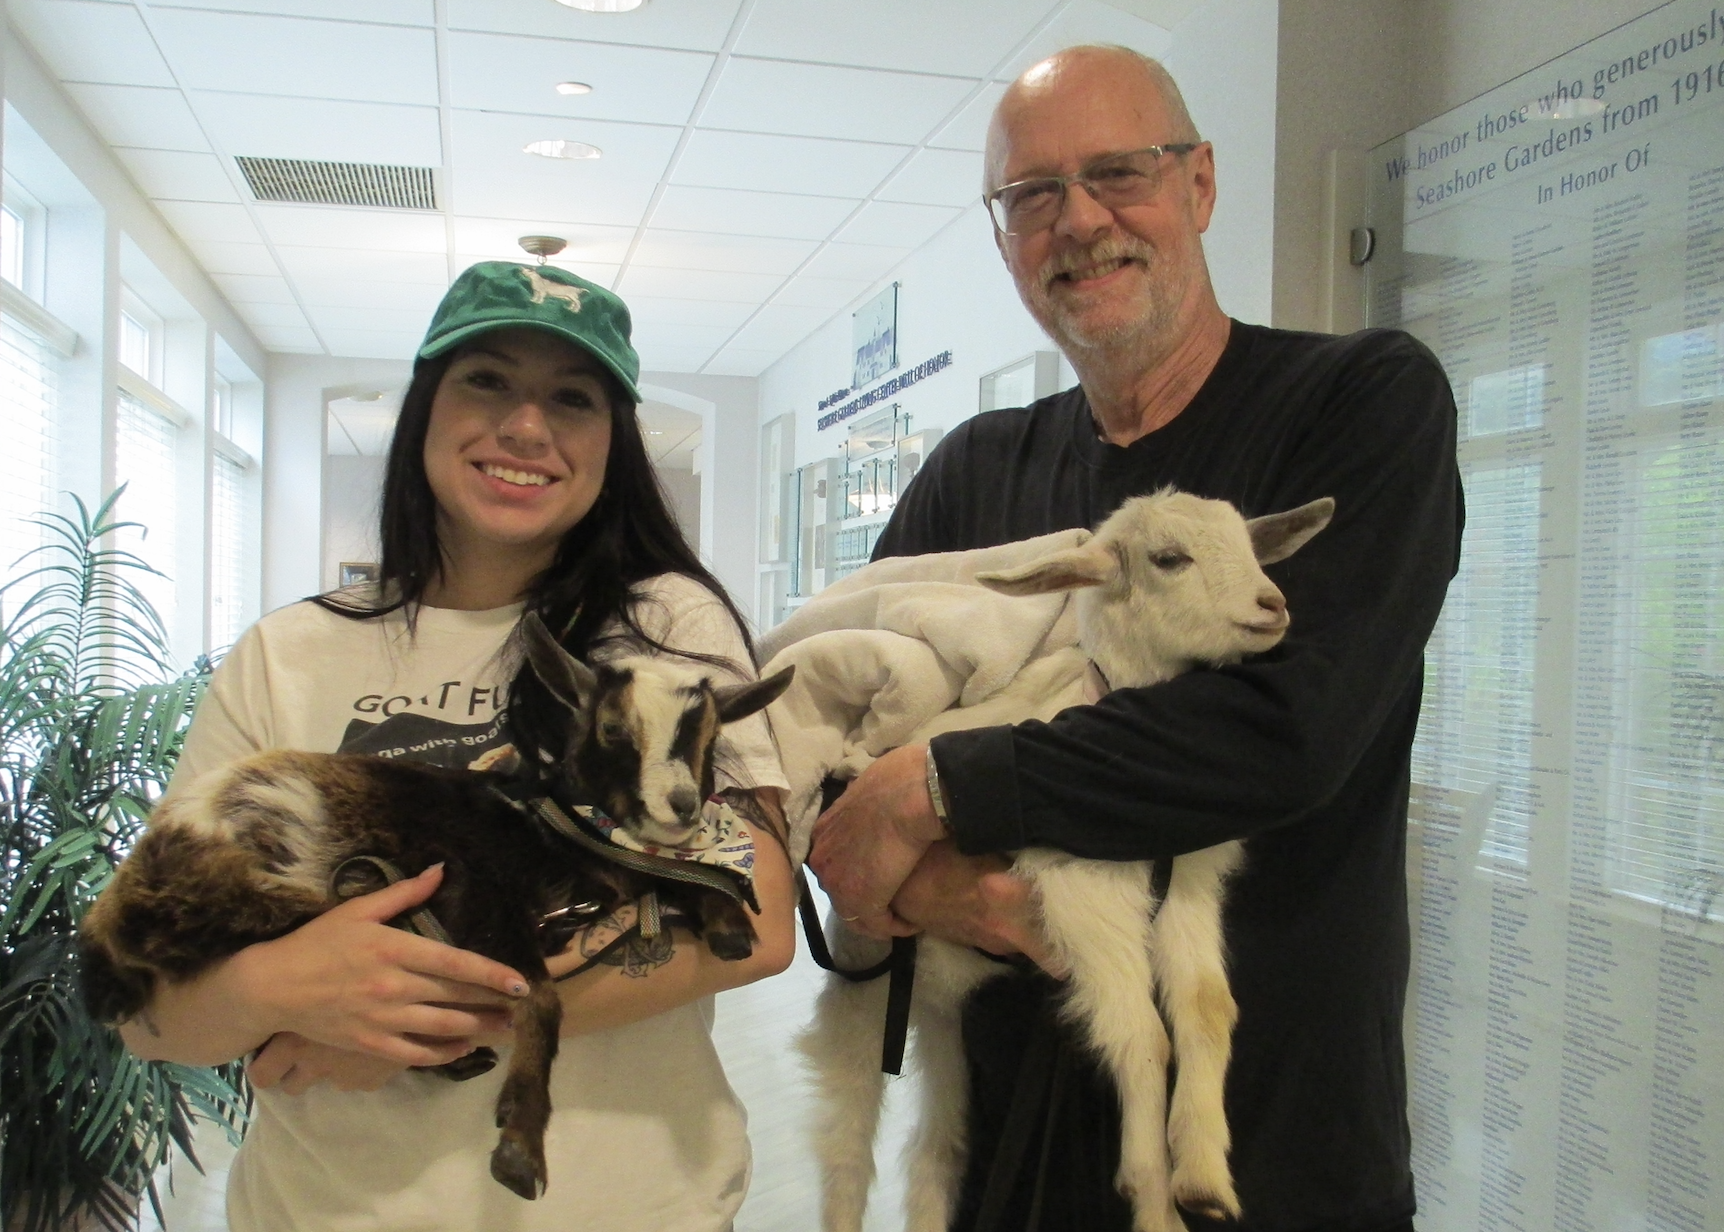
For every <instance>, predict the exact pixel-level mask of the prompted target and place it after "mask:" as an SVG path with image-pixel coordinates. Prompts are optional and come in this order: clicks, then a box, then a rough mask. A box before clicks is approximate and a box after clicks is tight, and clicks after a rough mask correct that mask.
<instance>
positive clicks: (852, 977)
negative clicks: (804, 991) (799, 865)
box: [796, 869, 916, 1074]
mask: <svg viewBox="0 0 1724 1232" xmlns="http://www.w3.org/2000/svg"><path fill="white" fill-rule="evenodd" d="M796 914H797V915H799V916H800V917H801V918H802V935H803V936H805V937H806V938H808V952H809V953H810V954H811V955H813V957H814V962H815V964H816V965H817V966H819V968H820V969H821V970H822V971H830V972H831V973H832V974H833V975H836V976H839V977H841V978H843V979H846V980H849V981H850V982H851V983H852V984H865V983H867V982H868V981H869V980H877V979H879V978H880V977H881V976H883V975H890V976H891V977H892V983H891V984H890V985H889V986H888V988H887V990H886V1034H885V1038H884V1039H883V1040H882V1041H881V1044H880V1072H881V1073H883V1074H901V1073H903V1072H904V1045H905V1043H906V1041H908V1039H909V1037H910V999H911V997H912V995H913V994H914V993H915V991H916V938H914V937H894V938H892V950H891V952H890V953H888V954H887V955H886V957H884V958H882V959H881V960H880V961H879V962H877V963H875V964H874V965H873V966H872V967H864V968H862V969H861V970H860V971H846V970H844V968H842V967H840V966H839V965H838V963H837V962H836V961H835V960H834V959H833V957H832V951H831V949H830V948H829V947H828V946H827V944H826V932H825V930H824V929H822V928H821V927H820V916H819V915H818V914H817V913H816V912H815V909H814V898H813V894H812V892H811V891H810V890H809V888H808V875H807V874H806V873H804V872H803V871H802V870H801V869H797V870H796Z"/></svg>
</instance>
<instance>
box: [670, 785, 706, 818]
mask: <svg viewBox="0 0 1724 1232" xmlns="http://www.w3.org/2000/svg"><path fill="white" fill-rule="evenodd" d="M667 802H668V803H669V804H670V807H671V811H672V812H674V813H675V814H676V815H677V819H678V820H680V821H693V820H694V815H695V814H696V813H698V812H699V811H700V794H699V793H698V792H696V791H695V790H694V789H693V788H692V787H678V788H677V789H676V790H675V791H673V792H671V793H670V796H669V797H668V800H667Z"/></svg>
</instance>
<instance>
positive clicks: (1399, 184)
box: [1366, 0, 1724, 1232]
mask: <svg viewBox="0 0 1724 1232" xmlns="http://www.w3.org/2000/svg"><path fill="white" fill-rule="evenodd" d="M1371 173H1372V178H1373V196H1372V206H1371V209H1372V220H1371V222H1372V226H1373V227H1374V228H1375V229H1376V231H1377V236H1378V255H1377V256H1376V257H1375V258H1374V259H1373V261H1372V262H1371V263H1370V264H1369V265H1368V266H1367V267H1366V268H1367V272H1368V274H1369V278H1370V287H1371V292H1370V293H1371V306H1370V314H1371V322H1372V324H1374V325H1398V326H1400V327H1402V328H1404V329H1407V330H1410V331H1411V332H1412V333H1414V334H1415V335H1417V336H1418V337H1419V338H1421V339H1423V340H1424V341H1425V342H1426V343H1427V344H1428V345H1429V346H1430V347H1431V348H1432V349H1433V350H1434V351H1436V353H1437V355H1438V356H1440V357H1441V359H1442V361H1443V364H1444V365H1445V366H1446V368H1447V369H1448V372H1449V377H1450V379H1451V380H1452V381H1453V383H1454V388H1455V395H1456V401H1457V403H1458V404H1459V407H1460V458H1461V465H1462V469H1463V474H1464V478H1465V483H1466V489H1467V506H1468V518H1467V534H1466V540H1465V562H1464V564H1463V566H1462V569H1461V573H1460V576H1459V577H1458V578H1457V579H1456V580H1455V583H1454V585H1453V586H1452V587H1451V589H1450V591H1449V599H1448V605H1447V607H1446V608H1445V610H1444V613H1443V618H1442V622H1441V624H1440V625H1439V627H1438V630H1437V633H1436V636H1435V638H1434V639H1433V641H1432V643H1431V647H1430V651H1429V654H1428V657H1427V666H1426V686H1425V711H1424V720H1423V723H1422V725H1421V729H1420V734H1419V739H1418V743H1417V745H1416V748H1415V754H1414V764H1413V777H1414V780H1415V781H1414V784H1413V807H1412V813H1413V825H1412V827H1411V838H1410V843H1409V848H1410V854H1409V861H1410V872H1411V876H1412V879H1413V885H1414V893H1415V906H1414V910H1413V927H1414V930H1415V943H1414V981H1413V989H1412V995H1411V1000H1410V1007H1409V1008H1410V1012H1409V1016H1408V1034H1409V1042H1410V1044H1411V1052H1410V1055H1411V1072H1410V1074H1409V1082H1410V1086H1411V1098H1412V1109H1413V1133H1414V1166H1415V1169H1416V1171H1417V1175H1418V1180H1419V1205H1420V1208H1421V1209H1420V1218H1419V1227H1420V1230H1421V1232H1463V1230H1464V1232H1473V1230H1475V1229H1479V1230H1484V1229H1518V1230H1524V1232H1546V1230H1547V1229H1548V1230H1553V1232H1629V1230H1639V1229H1656V1230H1658V1232H1720V1230H1721V1229H1724V406H1721V403H1720V398H1721V397H1724V5H1721V6H1717V7H1715V6H1714V5H1713V4H1710V3H1694V2H1692V0H1678V2H1677V3H1672V4H1668V5H1665V6H1664V7H1662V8H1659V9H1657V10H1655V11H1653V12H1651V13H1649V14H1647V15H1646V16H1645V17H1642V18H1640V19H1638V20H1636V21H1634V22H1631V23H1630V24H1628V25H1625V26H1622V27H1620V28H1618V29H1617V30H1615V31H1613V32H1612V33H1610V34H1608V35H1605V36H1604V37H1602V38H1599V39H1597V40H1595V41H1594V42H1591V43H1588V44H1586V45H1585V46H1583V47H1580V48H1578V49H1577V50H1575V51H1573V52H1571V53H1569V54H1567V55H1565V56H1562V57H1561V58H1559V59H1557V60H1554V61H1552V62H1551V63H1549V64H1546V65H1544V66H1543V67H1541V68H1538V69H1536V70H1534V71H1533V72H1531V73H1528V74H1527V75H1526V76H1524V77H1521V78H1519V79H1517V80H1515V81H1512V82H1510V83H1508V84H1507V85H1505V86H1502V87H1501V88H1500V89H1497V90H1493V91H1492V92H1490V93H1489V94H1487V95H1484V96H1483V97H1481V98H1478V99H1476V100H1474V101H1473V102H1471V103H1468V104H1466V105H1464V106H1462V107H1460V108H1458V109H1456V110H1455V111H1453V112H1451V113H1449V114H1448V115H1445V116H1442V117H1441V118H1439V119H1437V120H1434V121H1432V122H1431V123H1430V124H1428V125H1426V126H1424V127H1423V128H1421V129H1419V130H1418V131H1416V132H1413V133H1409V134H1407V135H1406V136H1405V137H1403V138H1400V139H1397V140H1396V141H1394V142H1393V143H1391V144H1389V145H1387V146H1384V147H1382V148H1380V149H1379V150H1377V151H1375V152H1374V155H1373V160H1372V165H1371Z"/></svg>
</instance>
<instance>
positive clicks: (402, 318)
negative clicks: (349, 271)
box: [306, 304, 436, 338]
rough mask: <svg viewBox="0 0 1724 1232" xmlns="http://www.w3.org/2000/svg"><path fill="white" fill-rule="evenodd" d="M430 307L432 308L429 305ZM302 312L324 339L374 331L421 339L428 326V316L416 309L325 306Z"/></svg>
mask: <svg viewBox="0 0 1724 1232" xmlns="http://www.w3.org/2000/svg"><path fill="white" fill-rule="evenodd" d="M432 307H436V305H435V304H433V305H432ZM306 311H307V312H309V313H310V314H311V320H312V324H314V325H316V326H317V328H318V330H319V332H321V333H322V334H323V336H324V337H326V338H327V337H330V336H331V335H333V334H340V333H347V332H349V331H351V330H377V331H381V332H385V333H392V334H411V335H412V336H413V337H414V338H423V337H424V336H425V327H426V326H427V325H429V324H430V323H431V313H430V312H429V311H424V310H421V309H418V308H412V309H407V308H375V307H361V306H360V305H357V304H354V305H351V306H347V307H340V306H336V305H333V304H325V305H322V306H320V307H317V308H307V310H306Z"/></svg>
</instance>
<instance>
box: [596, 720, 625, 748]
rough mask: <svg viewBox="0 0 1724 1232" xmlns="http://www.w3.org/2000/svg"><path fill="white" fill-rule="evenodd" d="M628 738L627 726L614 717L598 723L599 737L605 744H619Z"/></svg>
mask: <svg viewBox="0 0 1724 1232" xmlns="http://www.w3.org/2000/svg"><path fill="white" fill-rule="evenodd" d="M628 738H629V732H628V728H626V727H624V726H623V725H622V724H621V723H619V722H617V721H616V720H615V719H606V720H605V721H604V722H602V723H600V724H599V739H600V740H603V741H604V742H605V743H606V744H621V743H622V742H623V741H625V740H627V739H628Z"/></svg>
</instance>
